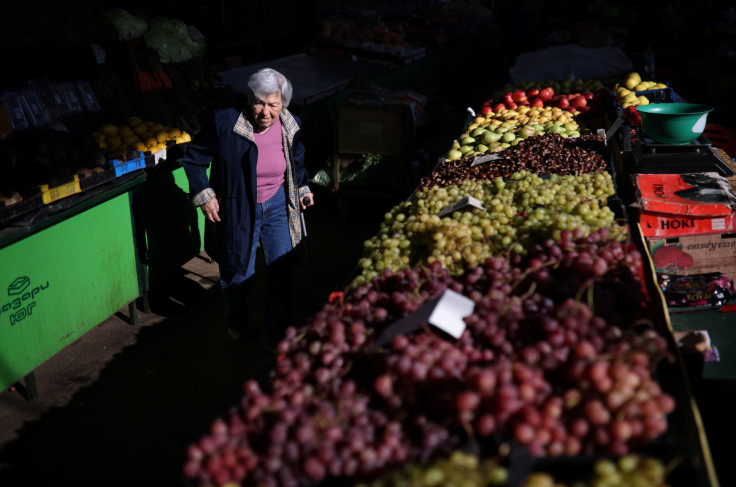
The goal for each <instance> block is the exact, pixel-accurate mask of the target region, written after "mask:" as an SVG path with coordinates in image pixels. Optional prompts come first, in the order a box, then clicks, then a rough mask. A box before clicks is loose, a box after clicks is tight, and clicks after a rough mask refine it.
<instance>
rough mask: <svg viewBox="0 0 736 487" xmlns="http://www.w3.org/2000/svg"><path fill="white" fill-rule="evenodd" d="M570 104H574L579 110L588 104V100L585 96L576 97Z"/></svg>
mask: <svg viewBox="0 0 736 487" xmlns="http://www.w3.org/2000/svg"><path fill="white" fill-rule="evenodd" d="M570 102H571V103H572V106H574V107H575V108H578V109H580V108H583V107H585V106H586V105H587V104H588V100H587V99H586V98H585V96H583V95H578V96H576V97H575V98H573V99H572V100H570Z"/></svg>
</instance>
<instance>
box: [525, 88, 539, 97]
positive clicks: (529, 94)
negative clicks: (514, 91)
mask: <svg viewBox="0 0 736 487" xmlns="http://www.w3.org/2000/svg"><path fill="white" fill-rule="evenodd" d="M538 95H539V88H537V87H536V86H532V87H531V88H529V89H528V90H526V96H527V98H532V97H534V96H538Z"/></svg>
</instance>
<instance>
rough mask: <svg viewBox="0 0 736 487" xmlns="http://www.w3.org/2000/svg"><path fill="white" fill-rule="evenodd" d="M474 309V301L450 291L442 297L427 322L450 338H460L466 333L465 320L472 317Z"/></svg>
mask: <svg viewBox="0 0 736 487" xmlns="http://www.w3.org/2000/svg"><path fill="white" fill-rule="evenodd" d="M474 309H475V303H474V302H473V300H472V299H470V298H468V297H466V296H463V295H462V294H460V293H456V292H455V291H451V290H449V289H448V290H447V291H445V292H444V293H443V294H442V296H440V299H439V301H437V304H436V305H435V307H434V309H433V310H432V314H431V315H429V320H427V321H429V323H430V324H432V325H434V326H436V327H437V328H439V329H440V330H442V331H444V332H445V333H447V334H449V335H450V336H453V337H455V338H460V337H461V336H462V334H463V331H465V321H464V320H463V318H465V317H466V316H470V315H471V314H472V313H473V310H474Z"/></svg>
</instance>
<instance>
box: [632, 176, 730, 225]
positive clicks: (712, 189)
mask: <svg viewBox="0 0 736 487" xmlns="http://www.w3.org/2000/svg"><path fill="white" fill-rule="evenodd" d="M634 179H635V181H634V182H635V188H636V194H637V202H636V203H635V204H634V205H633V206H635V207H637V208H639V223H640V225H641V229H642V234H643V235H644V236H645V237H670V236H672V237H674V236H692V235H708V234H715V233H728V232H733V231H734V230H736V211H735V210H736V196H734V194H733V191H732V190H731V186H730V184H729V183H728V181H726V180H725V179H724V178H723V177H722V176H720V175H719V174H718V173H692V174H636V175H635V176H634Z"/></svg>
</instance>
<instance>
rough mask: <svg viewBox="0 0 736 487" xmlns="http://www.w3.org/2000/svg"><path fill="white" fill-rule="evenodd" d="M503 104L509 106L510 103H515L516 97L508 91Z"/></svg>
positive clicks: (504, 95)
mask: <svg viewBox="0 0 736 487" xmlns="http://www.w3.org/2000/svg"><path fill="white" fill-rule="evenodd" d="M503 102H504V104H506V105H508V104H509V103H514V97H513V96H512V93H511V92H510V91H507V92H506V93H504V94H503Z"/></svg>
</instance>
